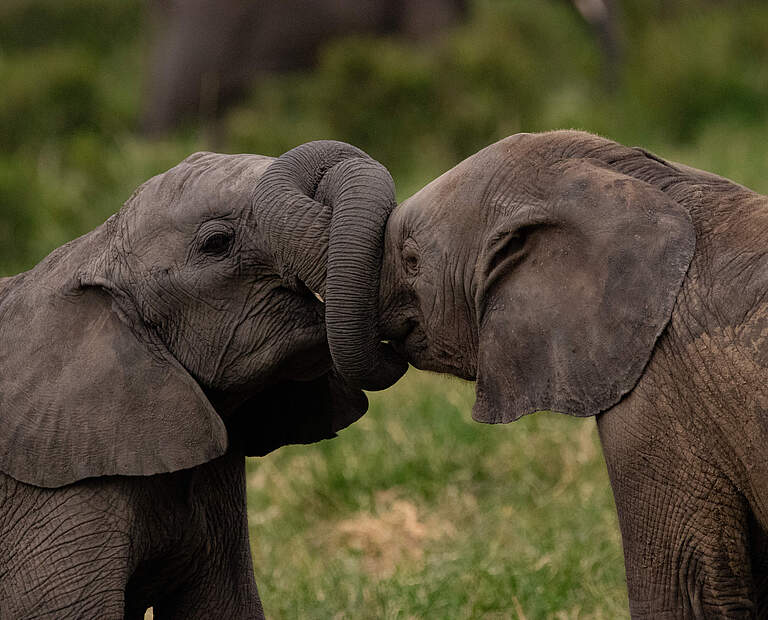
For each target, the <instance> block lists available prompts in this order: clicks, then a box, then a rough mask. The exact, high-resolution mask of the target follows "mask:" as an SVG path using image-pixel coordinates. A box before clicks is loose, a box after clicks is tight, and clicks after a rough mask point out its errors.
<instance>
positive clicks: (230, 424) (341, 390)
mask: <svg viewBox="0 0 768 620" xmlns="http://www.w3.org/2000/svg"><path fill="white" fill-rule="evenodd" d="M367 409H368V399H367V398H366V396H365V394H364V393H363V392H362V391H360V390H358V389H355V388H353V387H351V386H349V385H348V384H347V382H346V381H345V380H344V379H343V378H342V377H341V376H339V375H338V373H337V372H336V371H335V370H333V371H331V372H329V373H327V374H325V375H323V376H322V377H318V378H317V379H314V380H312V381H282V382H280V383H277V384H275V385H272V386H270V387H268V388H267V389H266V390H264V391H263V392H261V393H259V394H257V395H256V396H255V397H253V398H251V399H250V400H249V401H248V402H246V403H245V404H244V405H242V406H241V407H240V408H239V409H238V410H237V412H236V413H235V414H234V415H233V416H231V417H230V418H229V419H228V420H227V428H228V429H229V433H230V437H231V441H232V443H233V444H235V445H237V446H238V447H240V448H241V449H242V450H243V451H244V452H245V454H247V455H248V456H264V455H265V454H267V453H269V452H272V451H273V450H276V449H277V448H279V447H281V446H285V445H289V444H309V443H315V442H316V441H320V440H322V439H331V438H333V437H335V436H336V433H337V432H338V431H340V430H342V429H344V428H346V427H347V426H349V425H350V424H352V422H354V421H356V420H358V419H359V418H360V417H361V416H362V415H363V414H364V413H365V412H366V410H367Z"/></svg>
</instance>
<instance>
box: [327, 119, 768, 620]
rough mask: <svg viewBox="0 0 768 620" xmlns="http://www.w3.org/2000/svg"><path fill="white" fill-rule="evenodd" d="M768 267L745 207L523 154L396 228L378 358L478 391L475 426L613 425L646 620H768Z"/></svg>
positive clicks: (756, 202) (495, 151)
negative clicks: (395, 358) (555, 417)
mask: <svg viewBox="0 0 768 620" xmlns="http://www.w3.org/2000/svg"><path fill="white" fill-rule="evenodd" d="M766 247H768V199H767V198H766V197H765V196H762V195H759V194H757V193H755V192H753V191H751V190H749V189H747V188H746V187H743V186H741V185H738V184H737V183H734V182H732V181H730V180H727V179H725V178H722V177H719V176H716V175H714V174H711V173H708V172H704V171H701V170H697V169H694V168H691V167H688V166H685V165H682V164H677V163H673V162H669V161H665V160H664V159H662V158H660V157H658V156H656V155H653V154H651V153H650V152H648V151H646V150H644V149H642V148H630V147H626V146H623V145H621V144H618V143H616V142H613V141H611V140H608V139H605V138H601V137H598V136H595V135H592V134H589V133H585V132H579V131H570V130H569V131H565V130H561V131H553V132H547V133H541V134H518V135H514V136H511V137H508V138H505V139H503V140H501V141H499V142H497V143H495V144H492V145H490V146H488V147H486V148H484V149H483V150H481V151H479V152H477V153H476V154H474V155H472V156H471V157H469V158H468V159H466V160H464V161H463V162H461V163H460V164H458V165H457V166H456V167H454V168H453V169H451V170H449V171H448V172H446V173H444V174H443V175H442V176H440V177H439V178H437V179H436V180H434V181H432V182H431V183H429V184H428V185H426V186H425V187H424V188H422V189H421V190H420V191H418V192H417V193H416V194H414V195H413V196H411V197H410V198H409V199H408V200H406V201H405V202H403V203H402V204H401V205H400V206H398V207H397V208H396V209H395V210H394V211H393V213H392V215H391V216H390V219H389V222H388V224H387V229H386V235H385V241H384V254H383V256H384V258H383V263H382V269H381V288H380V299H379V322H380V324H379V332H380V338H382V339H385V340H388V341H390V342H391V343H393V344H394V347H395V350H396V351H397V352H398V353H399V354H400V355H402V356H403V357H405V358H407V360H408V361H409V362H410V363H412V364H413V365H414V366H416V367H418V368H421V369H426V370H431V371H436V372H440V373H449V374H453V375H456V376H458V377H461V378H463V379H467V380H470V381H475V382H476V383H475V395H476V400H475V404H474V406H473V409H472V417H473V418H474V419H475V420H476V421H479V422H485V423H491V424H495V423H507V422H511V421H514V420H517V419H518V418H520V417H521V416H524V415H527V414H530V413H533V412H536V411H541V410H551V411H555V412H561V413H566V414H570V415H573V416H596V420H597V428H598V433H599V437H600V441H601V445H602V448H603V453H604V457H605V461H606V464H607V468H608V474H609V479H610V482H611V487H612V490H613V493H614V497H615V501H616V508H617V512H618V518H619V525H620V530H621V536H622V544H623V549H624V559H625V568H626V578H627V587H628V594H629V606H630V611H631V614H632V616H633V617H636V618H655V619H658V618H705V617H706V618H714V617H727V618H753V617H766V616H767V615H768V387H767V386H768V341H767V340H766V334H768V301H767V298H768V268H767V267H768V258H767V256H768V254H766ZM360 363H364V360H362V361H361V362H360ZM339 371H340V372H342V374H343V373H344V372H345V370H344V367H343V366H342V367H339ZM374 374H375V373H374ZM361 377H362V375H360V376H358V379H360V378H361Z"/></svg>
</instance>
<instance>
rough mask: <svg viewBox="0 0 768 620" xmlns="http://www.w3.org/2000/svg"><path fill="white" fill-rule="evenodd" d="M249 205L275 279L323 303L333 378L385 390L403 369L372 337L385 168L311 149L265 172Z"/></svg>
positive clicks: (317, 145) (389, 202)
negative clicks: (300, 286) (293, 282)
mask: <svg viewBox="0 0 768 620" xmlns="http://www.w3.org/2000/svg"><path fill="white" fill-rule="evenodd" d="M253 200H254V204H259V205H260V208H259V209H257V210H255V211H254V218H256V221H255V222H254V224H255V226H256V228H257V231H258V234H261V235H263V238H264V239H265V241H266V243H267V244H268V246H269V247H270V250H271V252H272V256H274V257H275V260H276V263H277V264H276V267H277V269H278V270H279V271H280V274H281V275H282V277H283V278H284V279H285V280H287V281H290V279H291V278H295V277H297V278H299V280H301V282H303V283H304V285H306V286H307V287H308V288H309V289H310V290H311V291H313V292H315V293H317V294H319V295H320V296H321V297H323V298H324V299H325V312H326V329H327V333H328V345H329V348H330V351H331V356H332V357H333V361H334V364H335V365H336V367H337V369H338V370H339V372H340V373H341V374H342V375H343V376H344V377H345V378H346V379H347V381H349V383H350V384H352V385H354V386H356V387H360V388H363V389H369V390H378V389H384V388H386V387H388V386H390V385H392V384H393V383H394V382H395V381H397V379H398V378H400V376H401V375H402V374H403V373H404V372H405V370H406V368H407V365H406V363H405V361H403V360H402V359H401V358H399V356H397V355H396V354H395V353H394V352H393V351H392V350H391V349H390V348H389V347H388V346H387V345H385V344H383V343H381V342H380V341H379V335H378V329H377V323H378V321H377V305H378V290H379V275H380V270H381V257H382V252H383V242H384V228H385V226H386V222H387V218H388V217H389V214H390V212H391V211H392V209H393V208H394V206H395V199H394V184H393V182H392V178H391V177H390V175H389V173H388V172H387V170H386V168H384V167H383V166H382V165H381V164H379V163H378V162H376V161H374V160H373V159H371V158H370V157H369V156H368V155H366V154H365V153H364V152H363V151H361V150H360V149H357V148H355V147H353V146H350V145H348V144H344V143H343V142H334V141H327V140H322V141H317V142H310V143H307V144H303V145H301V146H299V147H296V148H295V149H292V150H291V151H288V152H287V153H285V154H284V155H282V156H281V157H279V158H278V159H277V160H276V161H275V162H274V163H273V164H272V165H271V166H270V167H269V169H268V170H267V171H266V172H265V173H264V175H263V177H262V178H261V180H260V181H259V183H258V185H257V187H256V189H255V191H254V197H253Z"/></svg>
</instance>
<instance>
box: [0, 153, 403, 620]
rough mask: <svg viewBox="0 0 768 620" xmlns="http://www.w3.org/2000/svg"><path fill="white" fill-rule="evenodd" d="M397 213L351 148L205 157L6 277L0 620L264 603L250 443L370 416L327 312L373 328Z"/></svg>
mask: <svg viewBox="0 0 768 620" xmlns="http://www.w3.org/2000/svg"><path fill="white" fill-rule="evenodd" d="M393 206H394V194H393V185H392V180H391V178H390V176H389V174H388V172H387V171H386V170H385V169H384V168H383V167H382V166H381V165H380V164H378V163H377V162H375V161H373V160H372V159H370V158H369V157H368V156H367V155H365V153H363V152H362V151H360V150H358V149H356V148H354V147H351V146H349V145H345V144H343V143H338V142H326V141H323V142H315V143H309V144H307V145H303V146H301V147H297V148H296V149H294V150H292V151H289V152H288V153H286V154H285V155H283V156H281V157H280V158H278V159H277V160H274V161H273V160H272V159H271V158H268V157H262V156H258V155H219V154H215V153H197V154H195V155H192V156H190V157H188V158H187V159H186V160H184V161H183V162H182V163H180V164H179V165H178V166H176V167H175V168H173V169H171V170H169V171H168V172H166V173H164V174H160V175H158V176H156V177H154V178H152V179H150V180H149V181H147V182H146V183H145V184H144V185H142V186H141V187H140V188H139V189H138V190H137V191H136V192H135V193H134V194H133V196H131V198H130V199H129V200H128V201H127V202H126V204H125V205H124V206H123V208H122V209H121V210H120V212H119V213H117V214H116V215H114V216H112V217H111V218H109V219H108V220H107V221H106V222H105V223H104V224H103V225H101V226H100V227H98V228H97V229H95V230H94V231H92V232H90V233H88V234H86V235H84V236H83V237H80V238H79V239H76V240H74V241H72V242H70V243H68V244H66V245H64V246H62V247H60V248H59V249H57V250H55V251H54V252H52V253H51V254H50V255H49V256H48V257H47V258H45V259H44V260H43V261H42V262H40V263H39V264H38V265H37V266H36V267H34V268H33V269H32V270H30V271H28V272H25V273H22V274H20V275H18V276H15V277H12V278H7V279H3V280H2V281H0V472H2V473H0V497H2V504H1V505H0V617H2V618H3V619H5V618H13V619H14V620H18V619H20V618H28V617H35V618H42V617H46V618H49V617H50V618H64V617H67V618H69V617H73V618H74V617H77V618H85V617H93V618H95V617H98V618H122V617H124V616H125V617H129V618H141V617H143V614H144V611H145V610H146V609H147V607H149V606H153V607H154V609H155V611H156V613H157V614H158V615H160V616H162V617H173V618H203V617H205V618H210V617H221V618H254V617H261V616H262V615H263V614H262V611H261V604H260V602H259V597H258V593H257V589H256V584H255V582H254V577H253V568H252V564H251V554H250V546H249V543H248V527H247V517H246V497H245V476H244V465H245V459H244V456H245V455H246V454H249V455H253V454H259V455H260V454H265V453H266V452H269V451H270V450H273V449H275V448H277V447H279V446H281V445H283V444H286V443H309V442H313V441H318V440H321V439H324V438H329V437H333V436H334V435H335V432H336V431H337V430H339V429H341V428H344V427H345V426H347V425H348V424H350V423H351V422H353V421H354V420H356V419H357V418H358V417H360V416H361V415H362V414H363V413H364V412H365V409H366V406H367V401H366V398H365V396H364V394H362V393H361V392H360V391H358V390H356V389H353V388H351V387H350V386H349V385H347V384H346V383H345V382H344V381H342V380H341V379H340V378H339V377H338V376H337V375H336V374H335V373H334V371H333V366H332V363H331V358H330V355H329V351H328V345H327V340H326V327H325V325H324V314H325V311H326V309H327V311H328V315H329V323H328V329H329V330H330V331H329V332H328V335H329V337H330V335H331V333H334V334H336V335H335V338H336V339H337V340H338V339H339V335H338V333H336V332H334V329H335V328H336V327H335V326H338V323H337V322H341V323H342V337H343V338H346V335H344V333H343V330H348V329H349V328H350V326H352V327H353V328H354V332H353V335H354V336H356V335H357V334H359V333H360V332H361V328H360V323H359V319H358V315H359V314H360V311H361V309H362V311H363V312H362V313H363V315H365V314H366V313H368V314H369V316H368V317H367V318H363V319H362V321H363V322H365V323H371V322H373V323H375V311H376V306H375V304H370V303H368V306H366V307H363V306H361V305H360V304H359V303H357V302H356V299H357V298H359V297H361V296H362V295H361V293H365V295H366V296H367V297H371V294H370V289H371V287H374V286H375V287H378V279H377V278H376V279H374V281H371V282H368V281H367V280H363V279H362V277H361V274H360V270H361V269H364V268H365V269H366V270H367V271H366V278H367V272H368V271H370V270H371V269H372V268H373V267H374V266H378V264H379V262H380V249H378V250H377V249H374V248H375V247H377V246H378V247H379V248H380V245H381V238H382V237H383V233H384V225H385V222H386V219H387V216H388V214H389V212H390V210H391V209H392V207H393ZM329 240H330V241H329ZM329 242H330V243H332V244H336V245H338V247H336V248H329V247H328V246H329ZM339 256H341V257H342V258H345V257H346V258H347V259H352V260H339ZM326 264H327V271H326ZM361 282H362V284H361ZM317 297H321V298H322V297H324V298H325V302H326V303H325V306H324V305H323V304H322V303H321V302H320V301H319V300H318V299H317ZM353 308H356V310H354V311H353V310H352V309H353ZM371 311H373V313H374V314H373V315H370V312H371ZM350 313H351V314H352V316H351V320H349V321H348V320H347V318H348V315H350ZM335 322H336V323H335ZM369 337H370V334H369V335H368V336H365V337H364V338H363V340H361V339H360V338H359V337H357V340H353V339H350V342H349V343H348V346H350V347H353V348H354V349H356V348H357V347H361V348H362V349H361V350H367V351H369V352H371V351H372V350H373V349H372V348H381V347H382V346H383V345H381V344H380V343H379V342H378V341H375V342H372V343H369V342H365V341H364V339H365V338H369ZM342 348H343V347H342ZM373 353H374V354H375V351H373ZM389 370H390V373H389V378H388V379H386V381H387V382H390V383H391V382H394V381H395V380H396V379H397V377H399V375H400V374H402V372H404V370H405V367H404V365H400V366H396V365H395V366H393V367H390V369H389ZM369 387H385V385H384V384H381V383H380V384H377V385H374V386H369Z"/></svg>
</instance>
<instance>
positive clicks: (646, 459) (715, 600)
mask: <svg viewBox="0 0 768 620" xmlns="http://www.w3.org/2000/svg"><path fill="white" fill-rule="evenodd" d="M616 413H619V414H620V415H614V411H610V412H608V413H607V414H603V415H602V416H601V417H600V418H599V419H598V428H599V430H600V437H601V441H602V444H603V451H604V454H605V458H606V463H607V465H608V474H609V477H610V480H611V486H612V488H613V492H614V497H615V499H616V509H617V512H618V517H619V525H620V527H621V536H622V543H623V547H624V560H625V565H626V572H627V589H628V593H629V606H630V610H631V612H632V617H633V618H654V619H671V618H754V617H755V615H756V612H757V610H756V606H757V593H756V588H755V582H754V578H753V574H752V566H753V563H752V557H751V550H752V547H753V544H754V541H753V540H752V536H751V528H750V520H751V519H752V515H751V511H750V507H749V503H748V502H747V500H746V498H745V497H744V496H743V494H742V493H741V492H740V490H739V489H738V488H737V487H736V486H735V485H734V484H733V482H732V481H731V479H730V478H729V477H728V476H726V475H725V474H724V473H723V471H722V470H721V469H720V468H719V467H716V466H714V465H712V464H711V463H709V462H707V461H706V460H705V458H704V457H705V455H704V453H702V452H698V453H696V452H694V451H693V450H691V449H690V446H687V447H686V446H684V445H681V442H682V439H681V437H680V435H679V434H672V433H669V432H666V433H660V432H651V431H650V429H649V428H648V426H647V424H646V425H645V427H644V429H643V431H642V432H639V429H638V427H637V426H635V425H634V424H633V419H632V416H631V415H628V414H627V411H626V410H625V411H623V412H616ZM621 414H624V415H621Z"/></svg>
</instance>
